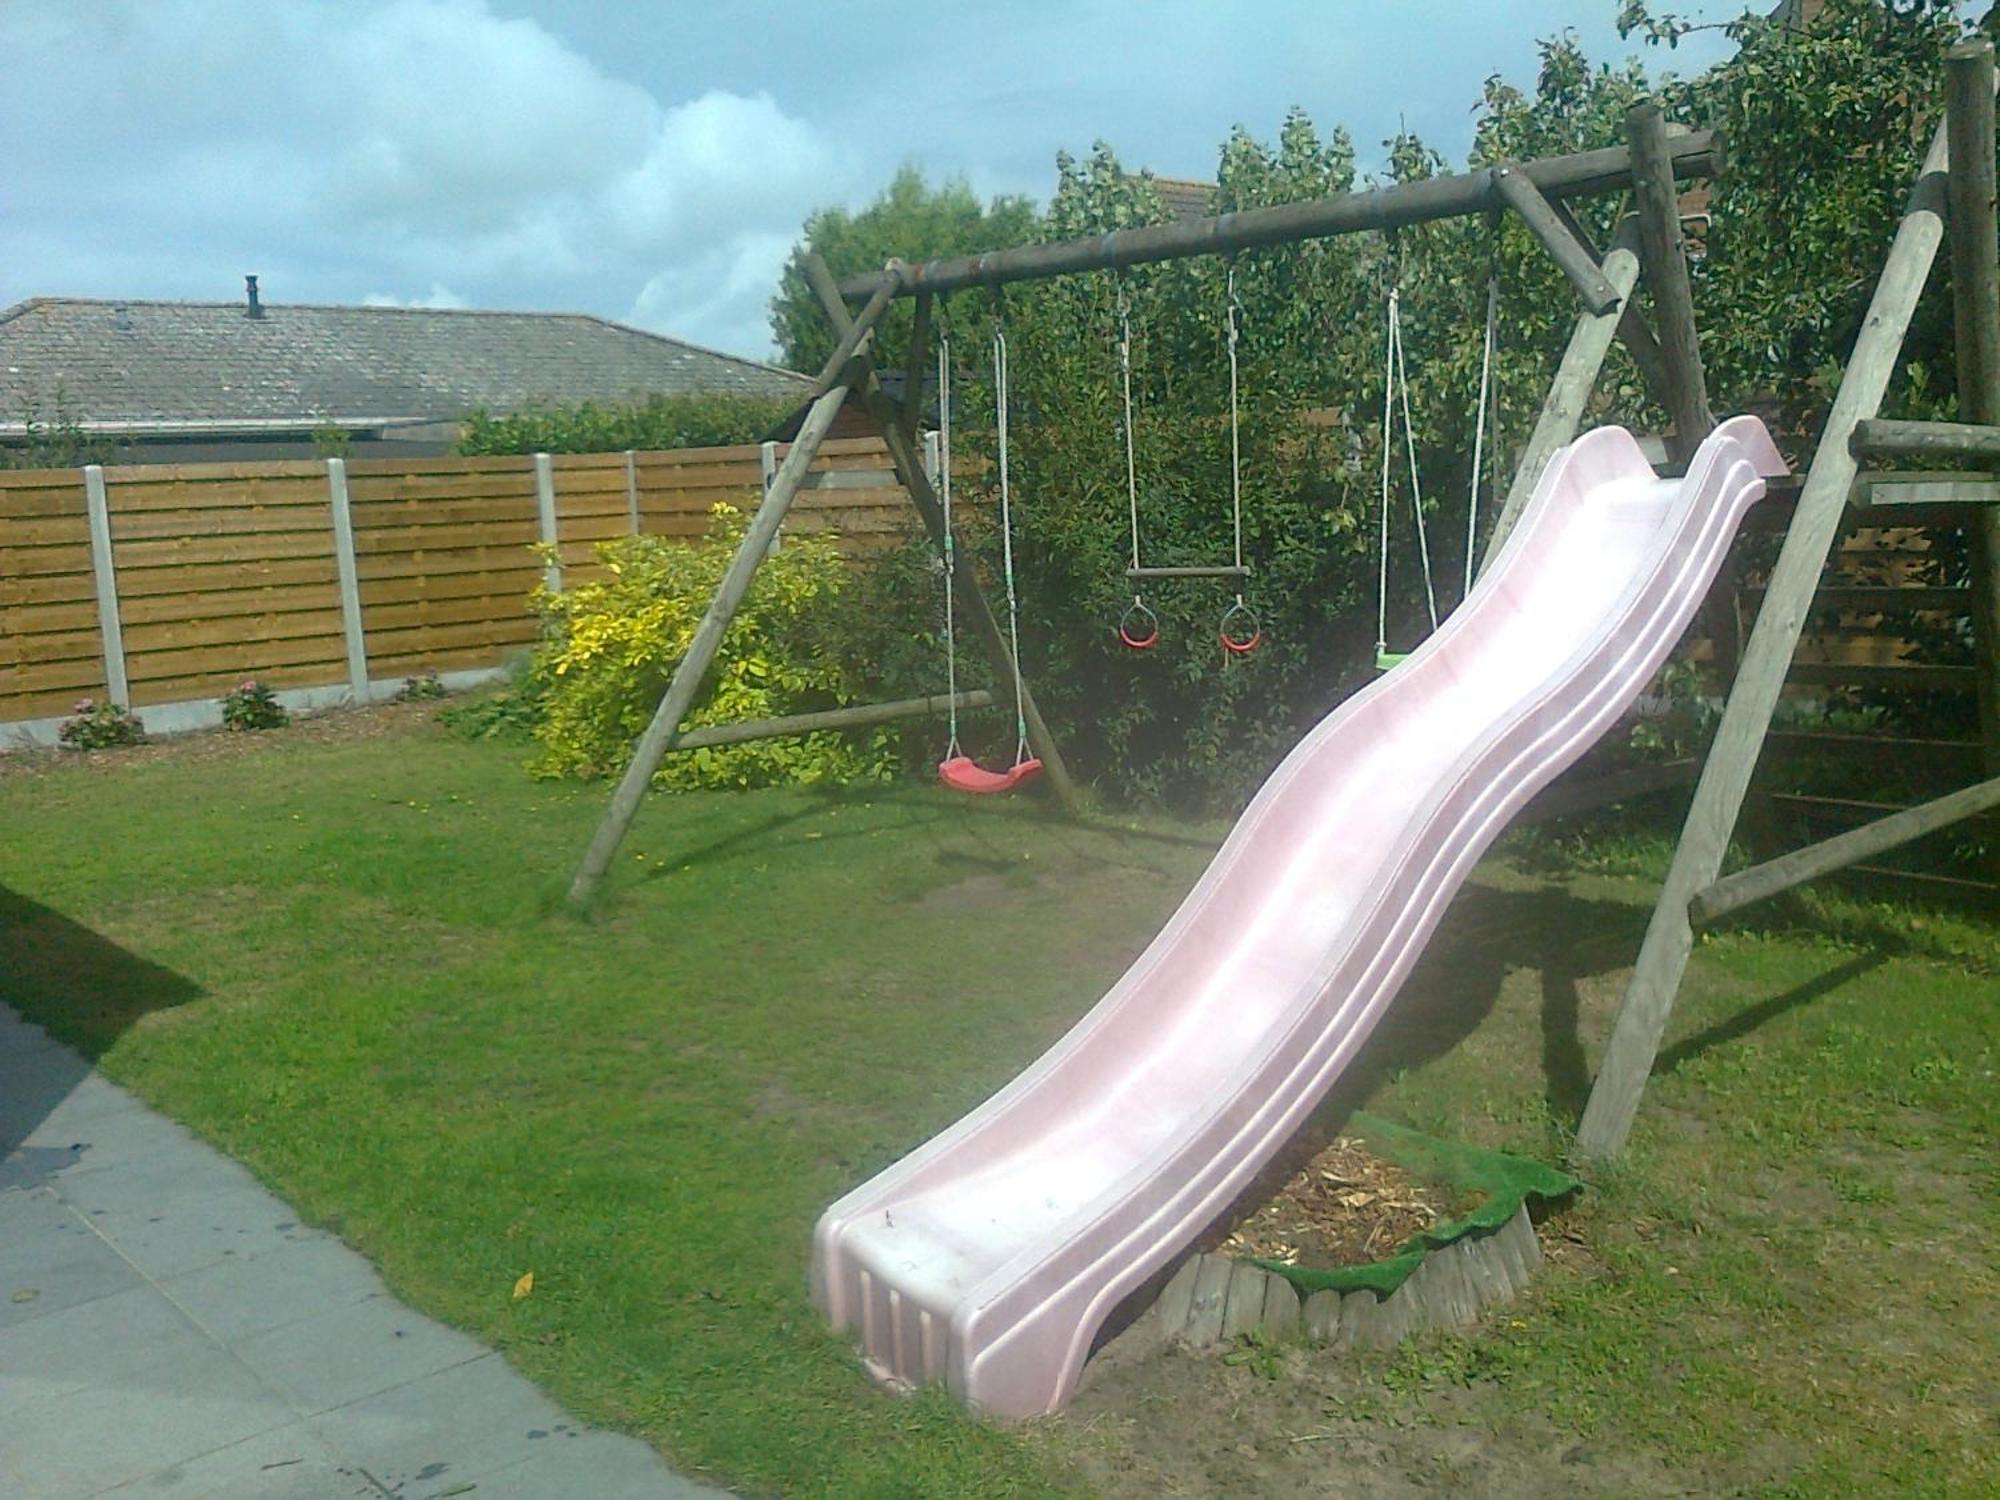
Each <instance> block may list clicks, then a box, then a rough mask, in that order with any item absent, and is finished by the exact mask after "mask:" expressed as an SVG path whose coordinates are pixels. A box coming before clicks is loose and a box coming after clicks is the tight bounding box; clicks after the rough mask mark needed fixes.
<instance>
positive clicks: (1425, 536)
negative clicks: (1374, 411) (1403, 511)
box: [1389, 292, 1438, 630]
mask: <svg viewBox="0 0 2000 1500" xmlns="http://www.w3.org/2000/svg"><path fill="white" fill-rule="evenodd" d="M1397 297H1398V293H1395V292H1392V293H1390V297H1389V330H1390V337H1391V338H1392V339H1393V340H1394V341H1395V345H1396V380H1397V384H1398V385H1399V386H1400V387H1401V394H1402V403H1403V447H1404V448H1405V449H1406V450H1407V451H1408V453H1409V455H1410V513H1411V514H1412V515H1413V516H1415V517H1416V520H1417V556H1418V558H1419V559H1420V560H1421V561H1422V563H1423V569H1424V602H1425V604H1426V605H1428V606H1429V609H1430V616H1431V629H1432V630H1436V629H1437V626H1438V597H1437V585H1435V584H1434V583H1432V582H1431V539H1430V533H1429V531H1428V529H1427V528H1426V527H1425V525H1424V491H1423V485H1422V484H1421V483H1420V482H1419V481H1418V479H1417V430H1416V428H1415V426H1413V425H1412V424H1411V422H1410V371H1409V366H1408V364H1407V363H1406V362H1405V360H1404V357H1403V316H1402V312H1401V310H1400V309H1399V307H1398V305H1397Z"/></svg>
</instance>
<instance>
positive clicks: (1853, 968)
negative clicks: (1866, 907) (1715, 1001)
mask: <svg viewBox="0 0 2000 1500" xmlns="http://www.w3.org/2000/svg"><path fill="white" fill-rule="evenodd" d="M1890 956H1891V955H1890V954H1888V953H1883V952H1878V953H1860V954H1856V955H1855V956H1854V957H1853V958H1850V959H1849V960H1847V962H1846V963H1844V964H1841V965H1839V966H1838V967H1836V968H1832V969H1828V970H1827V971H1826V972H1825V973H1824V974H1820V975H1817V976H1816V977H1814V978H1812V979H1808V980H1807V981H1806V982H1805V983H1804V984H1799V985H1794V986H1793V987H1792V988H1791V989H1788V990H1786V991H1785V992H1784V993H1783V994H1782V995H1773V996H1772V997H1771V998H1770V999H1768V1000H1760V1001H1759V1002H1758V1003H1757V1004H1755V1005H1752V1006H1748V1007H1746V1008H1745V1009H1743V1010H1739V1011H1738V1012H1736V1014H1735V1015H1733V1016H1730V1017H1729V1018H1728V1019H1727V1020H1723V1021H1718V1022H1716V1024H1715V1025H1713V1026H1710V1027H1707V1028H1706V1029H1704V1030H1702V1031H1698V1032H1696V1033H1695V1034H1694V1035H1693V1036H1691V1037H1687V1038H1686V1039H1684V1040H1682V1041H1678V1042H1676V1043H1674V1045H1673V1046H1671V1047H1666V1048H1663V1049H1662V1050H1661V1052H1660V1055H1659V1057H1658V1058H1657V1059H1656V1060H1655V1061H1654V1063H1653V1076H1654V1077H1656V1078H1657V1077H1661V1076H1663V1075H1665V1074H1668V1073H1671V1072H1673V1071H1674V1070H1675V1069H1676V1068H1678V1067H1679V1066H1680V1065H1681V1064H1682V1063H1685V1062H1692V1061H1693V1060H1694V1059H1695V1058H1697V1057H1700V1056H1701V1055H1702V1054H1703V1053H1705V1052H1710V1051H1713V1050H1714V1049H1715V1048H1717V1047H1720V1046H1722V1045H1723V1044H1724V1043H1726V1042H1733V1041H1736V1040H1737V1039H1738V1038H1740V1037H1745V1036H1748V1035H1749V1034H1750V1033H1751V1032H1753V1031H1755V1030H1756V1029H1757V1028H1758V1027H1760V1026H1762V1025H1764V1024H1765V1023H1766V1022H1767V1021H1775V1020H1776V1019H1777V1018H1778V1017H1779V1016H1782V1015H1784V1014H1786V1013H1787V1012H1788V1011H1794V1010H1797V1009H1798V1008H1799V1007H1800V1006H1802V1005H1810V1004H1812V1002H1813V1001H1815V1000H1818V999H1821V998H1822V997H1824V996H1826V995H1830V994H1832V993H1833V992H1834V991H1835V990H1837V989H1839V988H1840V987H1841V986H1842V985H1844V984H1846V983H1847V982H1848V981H1849V980H1852V979H1859V978H1860V977H1861V976H1862V975H1864V974H1871V973H1873V972H1874V971H1875V970H1877V969H1879V968H1881V967H1882V965H1883V964H1885V963H1887V962H1888V961H1889V958H1890Z"/></svg>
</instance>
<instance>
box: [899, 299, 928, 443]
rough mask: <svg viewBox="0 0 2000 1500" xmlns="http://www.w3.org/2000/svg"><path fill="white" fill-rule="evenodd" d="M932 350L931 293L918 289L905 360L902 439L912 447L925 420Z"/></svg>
mask: <svg viewBox="0 0 2000 1500" xmlns="http://www.w3.org/2000/svg"><path fill="white" fill-rule="evenodd" d="M930 350H931V294H930V293H929V292H919V293H918V294H917V308H916V313H915V315H914V317H913V318H912V319H911V322H910V352H909V353H908V354H907V355H906V356H905V357H904V359H903V414H902V415H903V441H904V442H906V443H908V444H910V445H911V446H913V447H914V446H915V445H916V441H917V429H918V428H919V427H921V426H922V425H923V420H924V371H925V370H926V369H928V368H929V366H930Z"/></svg>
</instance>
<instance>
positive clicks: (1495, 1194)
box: [1250, 1113, 1583, 1297]
mask: <svg viewBox="0 0 2000 1500" xmlns="http://www.w3.org/2000/svg"><path fill="white" fill-rule="evenodd" d="M1346 1133H1347V1134H1349V1135H1352V1136H1358V1137H1359V1138H1360V1139H1361V1140H1363V1141H1365V1142H1367V1143H1368V1145H1369V1146H1370V1147H1371V1148H1372V1149H1373V1150H1374V1151H1375V1153H1376V1154H1377V1155H1379V1156H1380V1157H1382V1159H1383V1160H1385V1161H1388V1162H1392V1163H1394V1164H1395V1165H1396V1166H1399V1167H1401V1168H1402V1169H1403V1170H1404V1171H1406V1172H1408V1173H1410V1174H1411V1175H1413V1176H1416V1177H1423V1178H1428V1179H1430V1180H1431V1181H1433V1182H1444V1183H1448V1184H1450V1185H1451V1186H1452V1187H1454V1188H1456V1189H1458V1190H1459V1191H1460V1192H1476V1193H1479V1194H1481V1195H1482V1196H1481V1198H1480V1202H1479V1205H1478V1207H1476V1208H1474V1209H1473V1210H1472V1211H1471V1212H1470V1213H1468V1214H1466V1215H1464V1216H1463V1217H1462V1218H1457V1219H1451V1220H1448V1221H1446V1222H1445V1223H1443V1224H1439V1225H1438V1226H1436V1227H1435V1228H1433V1229H1427V1230H1425V1231H1424V1232H1423V1233H1422V1234H1419V1235H1417V1236H1416V1237H1415V1238H1413V1239H1412V1240H1410V1241H1409V1243H1408V1244H1406V1245H1404V1246H1403V1248H1402V1249H1400V1250H1399V1251H1397V1252H1396V1254H1394V1255H1392V1256H1390V1257H1389V1258H1388V1259H1387V1260H1378V1261H1372V1262H1370V1263H1369V1264H1367V1265H1365V1266H1338V1267H1335V1268H1333V1269H1330V1270H1328V1269H1322V1268H1318V1267H1312V1266H1288V1265H1285V1264H1284V1263H1283V1262H1281V1261H1273V1260H1253V1261H1251V1262H1250V1263H1251V1264H1252V1265H1255V1266H1261V1267H1262V1268H1263V1269H1264V1270H1266V1271H1271V1272H1274V1273H1276V1274H1277V1275H1279V1276H1282V1277H1284V1278H1285V1279H1286V1280H1287V1281H1289V1282H1291V1284H1292V1285H1293V1286H1295V1287H1297V1288H1298V1289H1299V1291H1300V1292H1301V1293H1303V1294H1308V1295H1309V1294H1311V1293H1313V1292H1326V1291H1334V1292H1356V1291H1360V1290H1362V1289H1363V1288H1364V1287H1365V1288H1367V1289H1368V1290H1370V1291H1373V1292H1375V1293H1377V1294H1379V1295H1381V1296H1384V1297H1386V1296H1388V1295H1389V1294H1390V1293H1391V1292H1393V1291H1395V1290H1396V1288H1397V1287H1399V1286H1401V1285H1402V1284H1403V1283H1404V1282H1405V1281H1407V1280H1408V1279H1409V1278H1410V1276H1411V1274H1412V1273H1414V1272H1415V1271H1416V1269H1417V1267H1418V1266H1420V1265H1422V1264H1423V1262H1424V1256H1425V1254H1426V1253H1427V1252H1428V1251H1431V1250H1440V1249H1443V1248H1444V1247H1445V1246H1446V1245H1449V1244H1451V1243H1452V1242H1453V1241H1454V1240H1462V1239H1464V1238H1465V1237H1466V1236H1467V1235H1470V1234H1491V1233H1492V1232H1493V1231H1494V1230H1497V1229H1501V1228H1503V1227H1505V1225H1506V1224H1507V1222H1508V1221H1509V1220H1510V1219H1512V1218H1513V1217H1514V1215H1515V1214H1517V1213H1519V1212H1520V1211H1521V1205H1522V1204H1523V1203H1525V1202H1527V1201H1528V1199H1530V1198H1534V1199H1538V1200H1541V1201H1544V1202H1552V1201H1554V1200H1556V1199H1559V1198H1567V1197H1568V1196H1569V1195H1570V1194H1571V1193H1574V1192H1576V1191H1577V1190H1578V1189H1580V1188H1581V1187H1582V1186H1583V1182H1582V1180H1581V1179H1580V1178H1576V1177H1572V1176H1570V1174H1569V1173H1567V1172H1563V1171H1558V1170H1557V1169H1556V1168H1554V1167H1551V1166H1548V1165H1546V1164H1545V1163H1543V1162H1538V1161H1530V1160H1528V1158H1526V1157H1525V1156H1510V1155H1508V1154H1507V1153H1506V1152H1504V1151H1486V1150H1482V1149H1481V1148H1480V1147H1477V1146H1465V1145H1460V1144H1459V1143H1457V1142H1455V1141H1441V1140H1439V1139H1437V1137H1435V1136H1429V1135H1425V1134H1423V1133H1422V1132H1421V1131H1417V1130H1411V1129H1410V1128H1409V1127H1408V1126H1404V1125H1395V1124H1391V1123H1390V1122H1389V1121H1387V1120H1384V1119H1379V1118H1377V1117H1376V1116H1374V1115H1370V1114H1360V1113H1357V1114H1356V1115H1355V1116H1354V1118H1353V1119H1352V1120H1350V1121H1349V1122H1348V1127H1347V1132H1346Z"/></svg>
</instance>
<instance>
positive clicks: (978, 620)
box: [800, 254, 1079, 812]
mask: <svg viewBox="0 0 2000 1500" xmlns="http://www.w3.org/2000/svg"><path fill="white" fill-rule="evenodd" d="M800 265H801V268H802V269H803V271H804V272H805V277H806V281H807V284H808V285H810V286H811V287H812V289H813V292H814V294H815V295H817V296H818V298H819V300H820V306H821V307H822V308H824V309H825V311H826V316H827V319H828V321H829V322H831V323H832V324H833V326H834V327H835V328H845V327H846V326H847V325H848V324H849V322H850V320H851V315H850V314H849V312H848V311H847V304H846V303H845V302H843V301H842V300H841V297H840V289H839V287H838V285H837V284H836V283H835V281H834V279H833V273H832V272H831V271H829V270H828V269H827V266H826V262H825V261H824V260H822V259H820V257H819V256H817V255H812V254H808V255H806V256H805V257H804V258H803V260H802V261H801V262H800ZM860 391H861V399H862V400H863V402H864V403H866V405H867V408H868V416H869V420H871V421H872V422H874V424H875V425H876V427H877V428H879V429H880V430H881V433H882V436H883V439H884V440H885V441H886V442H887V443H888V446H889V461H890V462H891V463H893V464H894V465H895V467H896V478H897V480H898V481H900V482H901V484H902V486H903V488H904V489H905V490H907V491H908V492H909V496H910V499H911V500H913V501H914V502H915V503H916V507H917V512H918V514H920V515H921V516H922V517H923V518H924V525H925V527H926V528H928V529H929V531H930V534H931V542H932V544H933V545H935V546H936V547H937V548H938V550H939V552H940V553H942V552H943V550H944V512H943V510H942V509H941V508H940V507H939V505H938V500H937V493H936V491H934V490H933V489H932V488H931V482H930V477H929V476H928V475H927V474H925V473H924V466H923V463H922V462H921V460H920V459H919V457H918V454H917V451H916V448H915V446H914V445H912V444H910V443H906V442H904V441H903V428H902V424H901V423H900V422H899V421H897V418H896V412H895V409H894V408H893V407H892V406H891V405H890V404H889V400H888V398H887V397H886V396H884V395H883V394H882V386H881V383H880V382H879V381H877V380H876V378H875V374H874V371H873V370H867V371H865V372H864V374H863V377H862V380H861V382H860ZM958 555H959V556H960V557H961V558H963V556H964V554H963V553H959V554H958ZM957 588H958V597H959V601H960V604H961V606H962V607H963V608H964V610H965V614H966V618H967V619H969V620H970V621H971V622H972V628H973V633H974V634H975V635H976V636H978V638H979V643H980V645H981V646H983V647H984V648H985V650H986V657H987V660H988V661H989V662H991V663H992V665H993V672H994V677H995V680H996V681H998V682H1002V683H1012V682H1014V681H1016V680H1017V679H1016V674H1015V668H1014V657H1013V653H1012V652H1011V651H1010V650H1009V649H1008V646H1007V636H1006V633H1005V631H1003V630H1002V629H1001V626H1000V622H999V621H998V620H997V619H995V618H994V615H993V609H992V606H991V605H989V604H988V603H987V602H986V594H985V591H984V590H983V589H981V588H980V586H979V578H978V575H977V574H976V573H975V572H974V571H973V570H972V568H970V567H961V568H959V569H958V571H957ZM1021 716H1022V717H1023V718H1024V719H1026V720H1027V721H1028V746H1029V748H1030V749H1032V750H1033V751H1034V753H1035V755H1036V757H1037V758H1038V759H1039V760H1040V761H1041V763H1042V774H1043V776H1044V777H1045V778H1046V779H1047V781H1048V784H1049V786H1050V787H1051V788H1052V789H1053V790H1054V791H1055V794H1056V797H1057V798H1058V800H1060V801H1061V803H1062V805H1063V807H1064V808H1065V809H1067V810H1068V811H1071V812H1074V811H1076V810H1077V809H1078V806H1079V803H1078V799H1077V790H1076V783H1075V782H1074V781H1073V780H1071V778H1070V774H1069V767H1068V766H1067V765H1065V764H1064V763H1063V758H1062V751H1061V750H1059V749H1058V748H1057V747H1056V742H1055V737H1054V736H1053V735H1051V734H1050V733H1049V726H1048V725H1047V724H1046V723H1045V722H1043V719H1042V711H1041V709H1040V708H1038V707H1036V705H1035V695H1034V693H1033V692H1031V691H1030V690H1029V688H1028V685H1027V683H1026V681H1025V680H1023V681H1022V682H1021Z"/></svg>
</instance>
